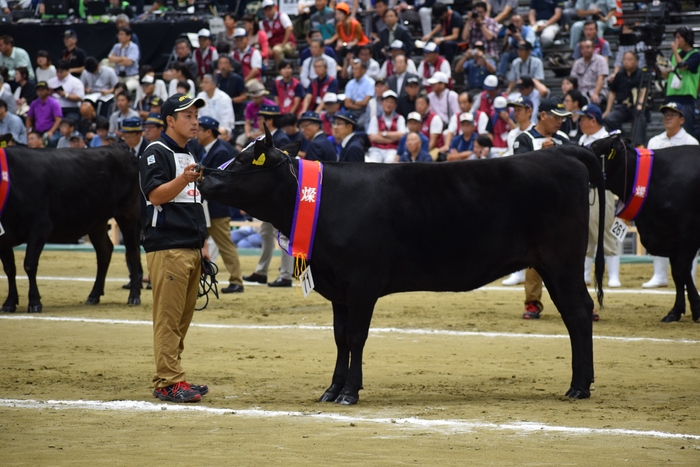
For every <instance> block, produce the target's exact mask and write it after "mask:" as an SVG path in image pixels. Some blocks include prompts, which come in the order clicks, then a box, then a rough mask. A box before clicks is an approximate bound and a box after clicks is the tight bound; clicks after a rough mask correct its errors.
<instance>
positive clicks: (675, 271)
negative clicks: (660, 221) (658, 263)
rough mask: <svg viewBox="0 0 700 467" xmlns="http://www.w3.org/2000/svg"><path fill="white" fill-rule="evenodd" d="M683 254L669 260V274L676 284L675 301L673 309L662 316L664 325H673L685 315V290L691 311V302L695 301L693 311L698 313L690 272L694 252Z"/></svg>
mask: <svg viewBox="0 0 700 467" xmlns="http://www.w3.org/2000/svg"><path fill="white" fill-rule="evenodd" d="M684 253H685V251H683V253H680V254H677V255H674V256H672V257H671V258H670V260H671V274H672V275H673V282H675V283H676V301H675V303H674V304H673V308H671V311H669V312H668V314H667V315H666V316H664V317H663V318H662V319H661V321H662V322H664V323H673V322H675V321H680V319H681V317H682V316H683V315H684V314H685V290H686V287H687V289H688V298H689V299H690V304H691V310H693V308H692V306H693V301H695V310H697V312H700V308H699V307H698V305H699V303H698V292H697V290H696V289H695V284H694V283H693V278H692V276H691V271H692V265H693V263H692V261H693V260H694V259H695V250H692V252H691V251H690V250H688V254H684ZM695 310H693V319H696V318H695V313H696V311H695Z"/></svg>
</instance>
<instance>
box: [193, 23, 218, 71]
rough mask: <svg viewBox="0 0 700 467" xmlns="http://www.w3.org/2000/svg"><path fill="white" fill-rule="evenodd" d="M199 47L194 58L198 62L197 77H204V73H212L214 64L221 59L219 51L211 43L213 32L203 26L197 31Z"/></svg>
mask: <svg viewBox="0 0 700 467" xmlns="http://www.w3.org/2000/svg"><path fill="white" fill-rule="evenodd" d="M197 37H198V39H199V47H198V48H197V49H196V50H195V51H194V60H195V62H197V78H199V79H202V78H203V77H204V75H207V74H211V72H212V70H213V68H212V67H213V65H214V63H216V61H217V60H218V59H219V52H217V51H216V47H214V46H213V45H212V44H211V32H210V31H209V30H208V29H206V28H202V29H200V30H199V32H198V33H197Z"/></svg>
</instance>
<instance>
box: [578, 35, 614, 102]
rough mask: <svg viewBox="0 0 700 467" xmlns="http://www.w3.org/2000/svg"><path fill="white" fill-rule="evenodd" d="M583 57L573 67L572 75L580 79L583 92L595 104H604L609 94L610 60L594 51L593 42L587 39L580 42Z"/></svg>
mask: <svg viewBox="0 0 700 467" xmlns="http://www.w3.org/2000/svg"><path fill="white" fill-rule="evenodd" d="M579 48H580V49H581V58H579V59H577V60H576V61H575V62H574V64H573V66H572V67H571V76H573V77H575V78H577V79H578V83H579V84H578V86H579V90H580V91H581V93H582V94H583V95H584V96H586V97H588V98H589V99H590V101H591V102H592V103H594V104H598V105H602V103H603V102H604V101H605V98H606V97H607V95H608V81H607V79H606V77H607V76H608V61H607V60H606V59H605V58H603V56H602V55H598V54H596V53H593V42H591V41H590V40H588V39H585V40H583V41H581V42H580V43H579Z"/></svg>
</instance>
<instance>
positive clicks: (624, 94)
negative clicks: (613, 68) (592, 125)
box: [603, 51, 647, 146]
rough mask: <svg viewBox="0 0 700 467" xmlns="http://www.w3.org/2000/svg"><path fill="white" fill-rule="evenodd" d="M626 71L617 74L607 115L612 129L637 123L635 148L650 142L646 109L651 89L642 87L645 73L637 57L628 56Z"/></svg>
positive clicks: (624, 60)
mask: <svg viewBox="0 0 700 467" xmlns="http://www.w3.org/2000/svg"><path fill="white" fill-rule="evenodd" d="M622 66H623V70H622V71H621V72H620V73H617V74H616V75H615V79H613V81H612V83H610V91H609V94H608V105H607V107H606V109H605V113H604V114H603V118H604V122H605V126H606V128H607V129H608V130H610V131H612V130H621V129H622V124H623V123H624V122H633V129H635V131H636V133H635V134H633V135H632V145H633V146H637V145H640V144H644V143H645V142H646V140H647V139H646V126H647V125H646V117H645V115H644V112H642V109H643V108H644V101H645V100H646V96H647V88H645V87H644V88H642V87H641V86H642V82H643V80H644V78H643V72H642V70H641V68H640V67H639V60H638V59H637V54H636V53H634V52H633V51H628V52H626V53H625V57H624V58H623V60H622Z"/></svg>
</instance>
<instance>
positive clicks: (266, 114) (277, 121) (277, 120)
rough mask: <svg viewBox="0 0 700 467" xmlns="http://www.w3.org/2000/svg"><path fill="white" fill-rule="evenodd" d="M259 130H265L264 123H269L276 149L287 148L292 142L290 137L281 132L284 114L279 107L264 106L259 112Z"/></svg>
mask: <svg viewBox="0 0 700 467" xmlns="http://www.w3.org/2000/svg"><path fill="white" fill-rule="evenodd" d="M258 119H259V124H258V126H259V128H263V122H264V123H267V127H268V128H269V129H270V133H271V134H272V141H273V143H274V145H275V147H276V148H281V147H283V146H286V145H287V144H289V143H290V142H291V141H290V140H289V136H287V134H286V133H285V132H284V131H282V130H281V128H282V114H281V113H280V108H279V106H278V105H263V106H262V107H260V111H259V112H258Z"/></svg>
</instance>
